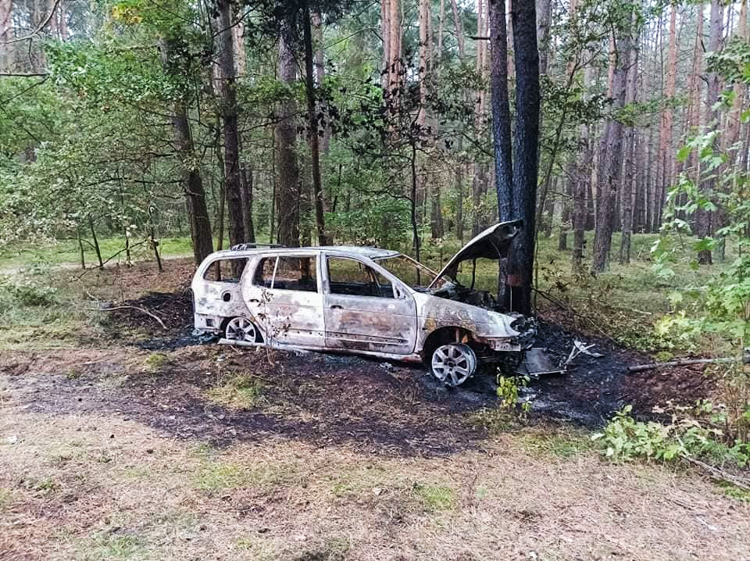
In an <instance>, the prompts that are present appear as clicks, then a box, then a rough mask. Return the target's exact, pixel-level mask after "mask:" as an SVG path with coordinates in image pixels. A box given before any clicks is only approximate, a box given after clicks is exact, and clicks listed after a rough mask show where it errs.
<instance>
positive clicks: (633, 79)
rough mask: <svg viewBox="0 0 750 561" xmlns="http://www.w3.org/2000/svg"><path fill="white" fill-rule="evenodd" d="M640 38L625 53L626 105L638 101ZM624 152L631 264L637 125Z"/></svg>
mask: <svg viewBox="0 0 750 561" xmlns="http://www.w3.org/2000/svg"><path fill="white" fill-rule="evenodd" d="M638 41H639V39H638V37H637V36H636V37H635V38H634V39H633V40H632V41H631V42H630V45H629V46H630V49H629V51H628V52H627V53H623V54H624V56H626V57H627V58H628V69H627V78H626V84H625V104H626V105H632V104H633V103H635V99H636V85H637V82H638V47H637V45H638ZM624 135H625V139H624V144H625V146H624V150H625V161H624V163H623V165H624V166H625V170H624V173H623V174H622V181H621V184H620V190H621V197H620V212H621V214H620V217H621V219H620V223H621V228H622V237H621V240H620V263H621V264H623V265H624V264H627V263H630V244H631V238H632V234H633V206H634V204H635V197H636V191H637V189H636V175H637V171H638V170H637V166H636V161H635V156H636V131H635V124H629V125H628V126H627V127H626V128H625V132H624Z"/></svg>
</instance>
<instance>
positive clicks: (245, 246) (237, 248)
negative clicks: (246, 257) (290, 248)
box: [229, 243, 286, 251]
mask: <svg viewBox="0 0 750 561" xmlns="http://www.w3.org/2000/svg"><path fill="white" fill-rule="evenodd" d="M259 247H270V248H276V247H286V246H285V245H281V244H275V243H238V244H236V245H233V246H232V247H230V248H229V251H244V250H246V249H256V248H259Z"/></svg>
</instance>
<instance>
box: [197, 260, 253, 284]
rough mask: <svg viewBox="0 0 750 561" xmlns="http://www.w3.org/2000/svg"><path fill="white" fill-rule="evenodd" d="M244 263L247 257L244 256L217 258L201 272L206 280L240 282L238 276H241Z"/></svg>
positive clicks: (245, 263)
mask: <svg viewBox="0 0 750 561" xmlns="http://www.w3.org/2000/svg"><path fill="white" fill-rule="evenodd" d="M246 265H247V258H245V257H238V258H235V259H219V260H218V261H214V262H213V263H211V265H210V266H209V267H208V269H206V272H205V273H204V274H203V278H204V279H205V280H207V281H214V282H226V283H230V284H237V283H238V282H240V277H242V272H243V271H244V270H245V266H246Z"/></svg>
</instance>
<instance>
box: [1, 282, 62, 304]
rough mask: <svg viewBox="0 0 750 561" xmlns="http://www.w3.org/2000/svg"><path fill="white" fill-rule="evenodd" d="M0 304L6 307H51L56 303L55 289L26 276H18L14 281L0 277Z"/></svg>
mask: <svg viewBox="0 0 750 561" xmlns="http://www.w3.org/2000/svg"><path fill="white" fill-rule="evenodd" d="M0 302H2V304H3V306H7V307H13V306H17V305H21V306H33V307H43V306H51V305H53V304H55V303H56V302H57V289H56V288H54V287H52V286H46V285H44V284H42V283H40V282H39V281H38V280H37V279H34V278H31V277H28V276H19V277H18V278H15V279H14V278H11V277H10V276H2V277H0Z"/></svg>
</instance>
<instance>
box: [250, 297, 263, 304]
mask: <svg viewBox="0 0 750 561" xmlns="http://www.w3.org/2000/svg"><path fill="white" fill-rule="evenodd" d="M248 302H251V303H253V304H260V300H258V299H257V298H250V300H248Z"/></svg>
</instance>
